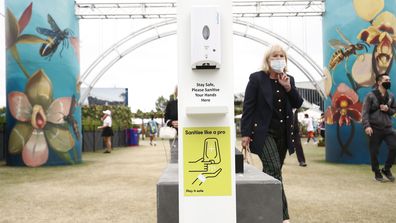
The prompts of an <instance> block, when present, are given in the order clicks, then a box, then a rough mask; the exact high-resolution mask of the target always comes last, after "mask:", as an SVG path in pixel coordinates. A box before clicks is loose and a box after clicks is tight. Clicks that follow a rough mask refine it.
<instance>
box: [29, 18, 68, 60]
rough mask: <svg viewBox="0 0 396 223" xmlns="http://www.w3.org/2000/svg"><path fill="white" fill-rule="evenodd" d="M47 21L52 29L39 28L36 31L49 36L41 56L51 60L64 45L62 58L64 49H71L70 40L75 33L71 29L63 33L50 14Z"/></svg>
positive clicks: (41, 49)
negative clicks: (60, 46) (59, 47)
mask: <svg viewBox="0 0 396 223" xmlns="http://www.w3.org/2000/svg"><path fill="white" fill-rule="evenodd" d="M47 19H48V23H49V24H50V26H51V29H46V28H42V27H37V28H36V30H37V32H38V33H40V34H43V35H45V36H47V43H44V44H43V45H41V48H40V56H42V57H46V58H48V59H49V60H50V59H51V57H52V56H53V55H54V53H55V52H56V50H57V49H58V46H59V45H60V44H62V49H61V51H60V53H59V55H61V56H62V51H63V49H64V48H65V47H66V48H69V38H70V37H71V35H72V34H73V31H72V30H71V29H69V28H67V29H64V30H63V31H62V30H61V29H60V28H59V26H58V25H57V24H56V22H55V20H54V19H53V18H52V16H51V15H50V14H48V17H47Z"/></svg>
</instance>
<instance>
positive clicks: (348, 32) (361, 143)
mask: <svg viewBox="0 0 396 223" xmlns="http://www.w3.org/2000/svg"><path fill="white" fill-rule="evenodd" d="M341 2H342V4H341ZM367 7H370V6H369V5H368V6H367ZM382 11H390V12H392V13H395V12H396V1H385V7H384V9H383V10H382ZM369 26H370V23H369V22H367V21H365V20H363V19H362V18H360V17H359V16H358V15H357V14H356V12H355V10H354V7H353V1H352V0H345V1H339V0H327V1H326V13H325V15H324V17H323V53H324V57H323V59H324V63H323V64H324V66H325V67H327V65H328V63H329V60H330V59H331V56H332V54H333V53H334V52H335V49H333V48H331V46H330V44H329V40H331V39H338V40H340V41H343V40H342V38H341V37H340V35H339V34H338V33H337V32H336V27H338V28H339V29H340V30H341V31H342V33H344V34H345V36H346V37H347V38H348V39H349V40H350V41H351V42H352V43H358V42H359V41H360V40H359V39H358V38H357V36H358V34H359V33H360V32H361V31H362V30H363V29H366V28H368V27H369ZM373 48H374V47H373V46H372V45H370V47H369V48H368V52H372V51H373ZM355 59H356V57H355V56H351V57H350V59H349V61H348V69H349V70H351V69H352V65H353V62H354V61H355ZM392 63H394V60H393V62H392ZM344 64H345V60H344V61H343V62H342V63H341V64H339V65H338V66H337V67H336V68H335V69H334V70H333V71H332V77H333V86H332V89H331V95H333V94H334V93H335V91H336V88H337V86H338V85H339V84H340V83H345V84H346V85H348V86H349V87H351V88H352V86H351V84H350V81H349V80H348V78H347V76H346V72H345V67H344ZM390 74H391V79H392V80H393V81H392V82H394V81H395V80H396V77H395V64H393V67H392V70H391V72H390ZM395 87H396V84H393V86H392V88H391V91H392V92H393V93H394V92H395ZM371 90H372V88H368V87H363V88H360V89H359V90H358V91H357V94H358V95H359V101H360V102H361V103H363V99H364V97H365V95H366V94H367V93H368V92H369V91H371ZM329 106H331V98H329V97H327V99H326V100H325V111H326V109H327V108H328V107H329ZM394 126H395V122H394ZM336 128H337V124H336V123H334V124H333V125H329V124H326V160H327V161H330V162H339V163H355V164H369V163H370V156H369V150H368V141H367V137H366V134H365V133H364V130H363V128H362V125H361V123H357V122H355V132H354V135H353V140H352V143H351V144H350V145H349V147H348V148H349V150H350V151H351V153H352V156H348V155H345V154H344V155H341V147H340V144H339V143H338V140H337V132H336ZM340 130H341V136H342V137H341V138H342V140H343V141H345V140H347V138H348V137H349V136H350V134H351V126H345V125H344V126H342V127H340ZM386 155H387V149H386V148H385V145H384V144H383V145H382V147H381V150H380V155H379V158H380V162H381V163H383V162H384V161H385V157H386Z"/></svg>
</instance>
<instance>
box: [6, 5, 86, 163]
mask: <svg viewBox="0 0 396 223" xmlns="http://www.w3.org/2000/svg"><path fill="white" fill-rule="evenodd" d="M32 2H33V10H32V17H31V20H30V22H29V23H28V25H27V26H26V28H25V29H24V30H23V32H22V34H33V35H36V36H39V37H41V38H43V39H46V36H44V35H42V34H40V33H38V32H37V31H36V27H43V28H47V29H51V28H50V25H49V23H48V21H47V15H48V14H50V15H51V16H52V17H53V19H54V20H55V21H56V23H57V25H58V26H59V28H60V29H61V30H64V29H66V28H69V29H71V30H72V31H73V34H72V35H73V36H74V37H76V38H78V37H79V29H78V20H77V18H76V17H75V13H74V1H71V0H67V1H65V0H61V1H60V0H51V1H50V0H44V1H43V0H33V1H32V0H18V1H15V0H6V1H5V8H6V9H9V10H10V11H12V13H13V14H14V15H15V17H16V18H17V20H18V19H19V18H20V16H21V14H22V13H23V11H24V10H25V9H26V7H27V6H28V5H29V4H30V3H32ZM40 47H41V44H18V45H17V48H18V51H19V54H20V57H21V61H22V63H23V64H24V66H25V67H26V69H27V70H28V72H29V73H30V74H33V73H34V72H35V71H37V70H39V69H43V70H44V71H45V73H46V75H47V76H48V78H49V79H50V80H51V82H52V86H53V89H52V90H53V98H54V99H56V98H59V97H72V96H73V95H75V97H76V100H77V101H78V98H79V93H78V92H77V90H76V82H77V78H78V75H79V72H80V65H79V61H78V58H77V56H76V53H75V50H74V48H73V46H72V44H71V42H69V47H68V48H66V47H65V48H64V49H63V51H62V55H60V52H61V49H62V44H60V45H59V46H58V49H57V50H56V52H55V53H54V55H53V56H52V58H51V60H48V59H46V58H45V57H41V56H40V55H39V49H40ZM6 65H7V68H6V92H7V95H8V94H9V93H10V92H12V91H20V92H24V91H25V85H26V83H27V81H28V79H27V78H26V77H25V76H24V74H23V73H22V71H21V69H20V68H19V66H18V65H17V64H16V62H15V60H14V58H13V57H12V56H11V53H10V52H9V51H7V52H6ZM7 107H8V104H7ZM74 117H75V119H76V120H77V122H78V126H79V131H80V133H81V108H80V107H76V110H75V113H74ZM15 123H16V120H15V119H14V118H13V117H12V116H11V114H10V113H9V111H7V133H8V134H9V133H10V132H11V130H12V128H13V127H14V125H15ZM70 131H71V132H73V130H72V129H70ZM72 135H73V137H74V140H75V149H76V150H77V153H78V156H77V159H76V160H74V161H75V162H76V163H78V162H81V139H80V140H77V139H76V138H75V135H74V134H73V133H72ZM80 135H81V134H80ZM7 138H8V136H7ZM69 153H70V155H71V157H73V154H71V153H72V150H70V152H69ZM63 164H66V162H65V161H64V160H62V159H60V158H59V157H58V156H57V155H56V154H55V153H54V152H53V150H52V149H49V158H48V162H47V163H46V165H63ZM7 165H17V166H18V165H21V166H22V165H24V163H23V161H22V158H21V155H19V156H18V155H10V154H7Z"/></svg>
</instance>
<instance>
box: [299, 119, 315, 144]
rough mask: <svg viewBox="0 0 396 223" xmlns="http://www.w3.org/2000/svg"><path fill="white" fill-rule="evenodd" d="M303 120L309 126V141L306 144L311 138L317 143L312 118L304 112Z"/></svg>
mask: <svg viewBox="0 0 396 223" xmlns="http://www.w3.org/2000/svg"><path fill="white" fill-rule="evenodd" d="M302 122H303V123H304V125H305V127H306V128H307V141H306V142H305V143H304V144H308V143H309V140H311V139H312V141H313V142H314V144H317V143H318V140H316V138H315V129H314V125H313V120H312V118H311V117H309V115H308V114H304V119H303V121H302Z"/></svg>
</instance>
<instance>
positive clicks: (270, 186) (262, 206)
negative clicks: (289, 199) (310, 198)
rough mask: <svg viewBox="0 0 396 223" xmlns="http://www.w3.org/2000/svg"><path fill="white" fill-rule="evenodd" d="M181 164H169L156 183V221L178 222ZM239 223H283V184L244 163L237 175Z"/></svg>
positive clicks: (160, 222) (163, 222)
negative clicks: (179, 171)
mask: <svg viewBox="0 0 396 223" xmlns="http://www.w3.org/2000/svg"><path fill="white" fill-rule="evenodd" d="M178 183H179V179H178V166H177V164H169V165H168V167H167V168H166V169H165V170H164V172H163V174H162V175H161V177H160V179H159V181H158V183H157V222H158V223H177V222H179V196H178ZM236 202H237V203H236V206H237V210H236V211H237V222H238V223H266V222H268V223H273V222H282V192H281V183H280V182H279V181H278V180H277V179H275V178H273V177H271V176H269V175H267V174H265V173H263V172H260V171H259V170H257V169H256V168H255V167H253V166H251V165H248V164H245V166H244V174H236Z"/></svg>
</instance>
